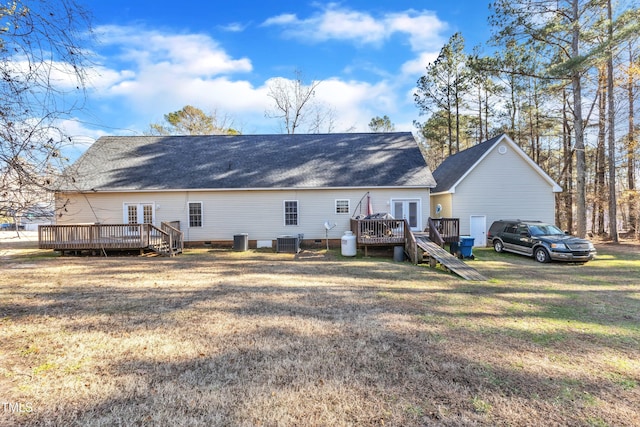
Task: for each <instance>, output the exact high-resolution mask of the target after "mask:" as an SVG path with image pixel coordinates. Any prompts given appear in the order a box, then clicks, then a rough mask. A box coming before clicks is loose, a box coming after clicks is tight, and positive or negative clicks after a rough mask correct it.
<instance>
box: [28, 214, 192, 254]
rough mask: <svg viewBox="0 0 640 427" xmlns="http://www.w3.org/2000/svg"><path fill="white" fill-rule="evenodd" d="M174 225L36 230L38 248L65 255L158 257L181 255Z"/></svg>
mask: <svg viewBox="0 0 640 427" xmlns="http://www.w3.org/2000/svg"><path fill="white" fill-rule="evenodd" d="M175 225H178V224H176V223H175V222H174V223H164V222H163V223H162V225H161V226H160V228H158V227H156V226H154V225H153V224H72V225H41V226H40V227H38V246H39V248H40V249H53V250H55V251H60V252H62V253H64V252H74V251H75V252H81V251H102V252H104V251H107V250H109V251H125V250H136V249H137V250H140V251H144V250H147V249H148V250H151V251H153V252H156V253H159V254H161V255H166V256H173V255H176V254H178V253H182V251H183V249H184V237H183V233H182V231H180V230H179V229H178V228H176V227H175Z"/></svg>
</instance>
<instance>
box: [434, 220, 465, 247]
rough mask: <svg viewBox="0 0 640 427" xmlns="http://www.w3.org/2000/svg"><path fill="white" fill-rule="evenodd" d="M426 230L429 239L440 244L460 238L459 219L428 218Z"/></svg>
mask: <svg viewBox="0 0 640 427" xmlns="http://www.w3.org/2000/svg"><path fill="white" fill-rule="evenodd" d="M427 231H428V232H429V239H431V241H432V242H434V243H436V244H438V245H440V246H443V245H444V244H445V243H452V242H457V241H459V240H460V219H459V218H429V225H428V226H427Z"/></svg>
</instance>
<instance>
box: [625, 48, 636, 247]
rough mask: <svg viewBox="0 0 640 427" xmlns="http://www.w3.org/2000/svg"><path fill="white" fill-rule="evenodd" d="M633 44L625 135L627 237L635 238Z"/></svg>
mask: <svg viewBox="0 0 640 427" xmlns="http://www.w3.org/2000/svg"><path fill="white" fill-rule="evenodd" d="M633 64H634V57H633V44H632V43H631V42H629V72H628V75H627V99H628V101H629V129H628V132H629V133H628V135H627V187H628V190H629V201H628V202H629V216H628V229H629V235H631V236H635V235H637V233H638V231H639V230H638V227H637V221H638V212H637V209H638V207H637V206H636V204H637V201H636V199H637V198H636V175H635V174H636V171H635V169H636V161H635V150H636V147H637V144H638V142H637V141H636V130H635V114H634V111H635V105H634V104H635V102H634V100H635V95H634V83H635V79H634V73H633Z"/></svg>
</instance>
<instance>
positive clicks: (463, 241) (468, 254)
mask: <svg viewBox="0 0 640 427" xmlns="http://www.w3.org/2000/svg"><path fill="white" fill-rule="evenodd" d="M473 241H474V238H473V237H471V236H460V258H471V259H473Z"/></svg>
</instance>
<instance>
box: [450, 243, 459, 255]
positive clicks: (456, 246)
mask: <svg viewBox="0 0 640 427" xmlns="http://www.w3.org/2000/svg"><path fill="white" fill-rule="evenodd" d="M459 252H460V242H451V243H449V253H450V254H451V255H455V256H458V253H459Z"/></svg>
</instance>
